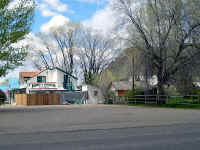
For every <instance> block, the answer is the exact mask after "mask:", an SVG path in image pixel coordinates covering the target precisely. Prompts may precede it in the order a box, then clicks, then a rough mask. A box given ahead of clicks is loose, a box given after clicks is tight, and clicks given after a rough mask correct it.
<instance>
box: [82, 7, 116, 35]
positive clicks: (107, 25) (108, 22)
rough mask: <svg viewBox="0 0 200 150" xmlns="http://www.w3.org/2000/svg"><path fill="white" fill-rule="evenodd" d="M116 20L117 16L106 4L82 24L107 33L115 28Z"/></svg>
mask: <svg viewBox="0 0 200 150" xmlns="http://www.w3.org/2000/svg"><path fill="white" fill-rule="evenodd" d="M116 21H117V18H116V17H115V15H114V12H113V10H112V8H111V6H110V5H108V6H107V7H105V8H104V9H103V10H99V11H97V12H96V13H95V14H94V15H93V17H92V18H91V19H89V20H86V21H84V22H83V25H84V26H86V27H89V28H93V29H95V30H99V31H100V32H103V33H104V34H107V33H110V32H111V31H112V30H113V29H114V28H115V26H116Z"/></svg>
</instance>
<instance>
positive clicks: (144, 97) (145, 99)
mask: <svg viewBox="0 0 200 150" xmlns="http://www.w3.org/2000/svg"><path fill="white" fill-rule="evenodd" d="M144 103H145V104H147V103H146V95H145V96H144Z"/></svg>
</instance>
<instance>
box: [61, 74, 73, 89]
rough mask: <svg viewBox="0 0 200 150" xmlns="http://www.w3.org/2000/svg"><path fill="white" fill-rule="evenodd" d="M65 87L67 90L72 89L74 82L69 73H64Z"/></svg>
mask: <svg viewBox="0 0 200 150" xmlns="http://www.w3.org/2000/svg"><path fill="white" fill-rule="evenodd" d="M63 88H64V89H66V90H69V91H71V90H72V83H71V81H70V77H69V76H68V75H64V82H63Z"/></svg>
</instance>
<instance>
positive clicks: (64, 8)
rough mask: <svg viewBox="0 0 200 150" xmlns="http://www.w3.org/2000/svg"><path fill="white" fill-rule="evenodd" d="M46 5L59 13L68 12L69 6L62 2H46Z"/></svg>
mask: <svg viewBox="0 0 200 150" xmlns="http://www.w3.org/2000/svg"><path fill="white" fill-rule="evenodd" d="M44 3H46V4H48V5H49V6H50V7H51V8H53V9H55V10H57V11H59V12H66V11H67V10H68V5H67V4H63V3H62V2H60V0H44Z"/></svg>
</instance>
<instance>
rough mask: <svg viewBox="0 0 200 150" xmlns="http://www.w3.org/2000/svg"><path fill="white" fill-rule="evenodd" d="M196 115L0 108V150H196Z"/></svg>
mask: <svg viewBox="0 0 200 150" xmlns="http://www.w3.org/2000/svg"><path fill="white" fill-rule="evenodd" d="M199 147H200V111H198V110H182V109H178V110H177V109H160V108H144V107H128V106H104V105H82V106H45V107H28V108H24V107H17V108H16V107H11V108H0V150H13V149H15V150H57V149H58V150H66V149H67V150H126V149H127V150H129V149H137V150H179V149H180V150H190V149H192V150H199Z"/></svg>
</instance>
